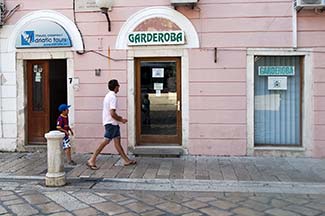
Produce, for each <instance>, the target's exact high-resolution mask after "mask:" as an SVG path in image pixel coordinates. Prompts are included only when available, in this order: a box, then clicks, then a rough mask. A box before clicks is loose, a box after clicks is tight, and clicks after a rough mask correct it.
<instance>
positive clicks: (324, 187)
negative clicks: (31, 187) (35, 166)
mask: <svg viewBox="0 0 325 216" xmlns="http://www.w3.org/2000/svg"><path fill="white" fill-rule="evenodd" d="M4 180H7V181H8V180H9V181H15V180H17V181H18V180H37V181H44V180H45V177H44V176H9V175H1V174H0V181H4ZM69 180H70V181H77V182H83V181H88V182H96V184H95V185H94V186H92V189H107V188H109V189H110V190H147V191H148V190H149V191H190V192H249V193H292V194H325V183H311V182H270V181H219V180H196V179H128V178H119V179H117V178H91V177H87V176H81V177H67V181H69ZM70 186H73V185H70ZM76 187H78V184H76Z"/></svg>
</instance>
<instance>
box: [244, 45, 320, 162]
mask: <svg viewBox="0 0 325 216" xmlns="http://www.w3.org/2000/svg"><path fill="white" fill-rule="evenodd" d="M255 56H300V57H303V58H304V65H303V76H302V78H303V82H302V83H303V84H302V88H303V89H302V98H301V103H302V110H301V112H302V119H301V125H302V134H301V137H302V143H301V146H299V147H282V146H270V147H268V146H267V147H264V146H254V143H255V142H254V58H255ZM313 95H314V94H313V73H312V55H311V50H309V49H297V50H294V49H266V48H260V49H248V50H247V155H258V154H263V155H264V154H270V155H274V156H276V155H278V156H311V155H312V146H313V145H312V142H313V131H314V129H313V122H314V112H313V110H314V109H313V107H314V103H313Z"/></svg>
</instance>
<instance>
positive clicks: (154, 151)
mask: <svg viewBox="0 0 325 216" xmlns="http://www.w3.org/2000/svg"><path fill="white" fill-rule="evenodd" d="M129 151H130V152H131V153H132V154H134V155H136V156H160V157H164V156H165V157H168V156H170V157H179V156H181V155H183V154H184V149H183V147H182V146H179V145H176V144H175V145H168V146H166V145H164V146H163V145H162V146H159V145H146V146H135V147H134V148H129Z"/></svg>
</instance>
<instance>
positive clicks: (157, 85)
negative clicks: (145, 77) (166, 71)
mask: <svg viewBox="0 0 325 216" xmlns="http://www.w3.org/2000/svg"><path fill="white" fill-rule="evenodd" d="M153 89H154V90H163V89H164V83H154V85H153Z"/></svg>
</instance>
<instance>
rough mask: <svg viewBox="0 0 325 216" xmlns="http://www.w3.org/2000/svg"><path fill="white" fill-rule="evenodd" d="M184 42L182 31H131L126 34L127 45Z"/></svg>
mask: <svg viewBox="0 0 325 216" xmlns="http://www.w3.org/2000/svg"><path fill="white" fill-rule="evenodd" d="M172 44H175V45H177V44H178V45H179V44H185V33H184V32H183V31H154V32H151V31H147V32H131V33H129V35H128V45H129V46H147V45H172Z"/></svg>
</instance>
